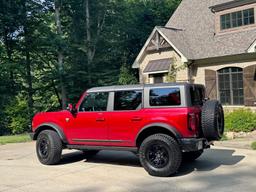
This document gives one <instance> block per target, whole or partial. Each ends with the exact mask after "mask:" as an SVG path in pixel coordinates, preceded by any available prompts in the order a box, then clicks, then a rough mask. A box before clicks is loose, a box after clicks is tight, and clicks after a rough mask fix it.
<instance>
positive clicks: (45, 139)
mask: <svg viewBox="0 0 256 192" xmlns="http://www.w3.org/2000/svg"><path fill="white" fill-rule="evenodd" d="M36 153H37V157H38V159H39V161H40V162H41V163H42V164H44V165H54V164H57V163H58V162H59V161H60V159H61V153H62V142H61V139H60V137H59V135H58V134H57V133H56V132H55V131H52V130H45V131H42V132H41V133H40V134H39V135H38V138H37V142H36Z"/></svg>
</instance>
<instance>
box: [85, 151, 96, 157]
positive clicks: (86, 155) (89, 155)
mask: <svg viewBox="0 0 256 192" xmlns="http://www.w3.org/2000/svg"><path fill="white" fill-rule="evenodd" d="M99 151H100V150H83V154H84V156H85V157H93V156H95V155H96V154H97V153H98V152H99Z"/></svg>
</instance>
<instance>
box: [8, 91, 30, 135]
mask: <svg viewBox="0 0 256 192" xmlns="http://www.w3.org/2000/svg"><path fill="white" fill-rule="evenodd" d="M5 113H6V115H7V117H9V118H8V125H7V127H8V128H9V130H10V131H11V133H12V134H20V133H24V132H26V131H28V130H29V124H30V120H29V119H30V117H29V112H28V106H27V100H26V99H25V98H24V97H22V96H21V95H18V96H16V98H15V99H14V100H12V101H11V102H10V103H9V105H7V106H6V108H5Z"/></svg>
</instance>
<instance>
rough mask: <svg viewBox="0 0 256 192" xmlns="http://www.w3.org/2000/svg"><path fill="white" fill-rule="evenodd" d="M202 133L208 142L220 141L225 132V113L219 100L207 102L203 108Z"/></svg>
mask: <svg viewBox="0 0 256 192" xmlns="http://www.w3.org/2000/svg"><path fill="white" fill-rule="evenodd" d="M201 119H202V132H203V135H204V137H205V138H206V139H207V140H208V141H214V140H220V139H221V137H222V135H223V132H224V112H223V108H222V105H221V104H220V102H219V101H217V100H210V101H206V102H205V103H204V105H203V107H202V115H201Z"/></svg>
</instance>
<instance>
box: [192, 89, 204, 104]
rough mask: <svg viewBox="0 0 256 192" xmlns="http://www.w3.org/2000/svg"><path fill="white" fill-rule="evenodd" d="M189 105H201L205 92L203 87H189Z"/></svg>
mask: <svg viewBox="0 0 256 192" xmlns="http://www.w3.org/2000/svg"><path fill="white" fill-rule="evenodd" d="M190 95H191V103H192V105H193V106H196V105H203V101H204V99H205V91H204V88H203V87H190Z"/></svg>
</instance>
